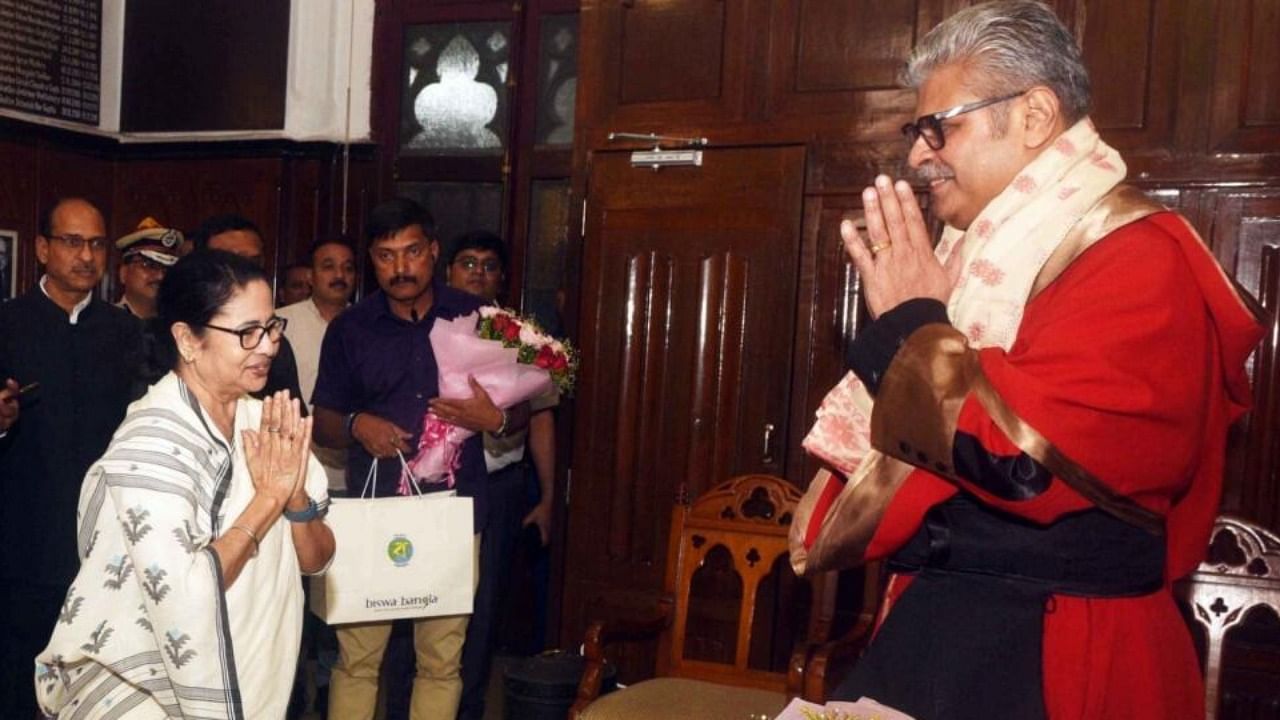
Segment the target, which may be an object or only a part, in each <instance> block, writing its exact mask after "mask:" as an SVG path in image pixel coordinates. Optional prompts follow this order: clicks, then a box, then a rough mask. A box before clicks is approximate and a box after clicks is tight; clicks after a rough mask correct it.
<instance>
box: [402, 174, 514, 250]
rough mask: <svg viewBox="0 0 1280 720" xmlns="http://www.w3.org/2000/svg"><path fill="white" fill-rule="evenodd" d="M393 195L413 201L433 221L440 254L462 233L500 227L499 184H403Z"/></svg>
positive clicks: (493, 229) (500, 188)
mask: <svg viewBox="0 0 1280 720" xmlns="http://www.w3.org/2000/svg"><path fill="white" fill-rule="evenodd" d="M396 194H398V195H400V196H401V197H407V198H413V199H414V200H416V201H417V202H418V203H420V204H421V205H422V206H423V207H425V208H426V209H427V210H429V211H431V217H432V218H434V219H435V221H436V239H437V240H439V241H440V249H441V251H442V252H441V254H442V255H443V251H444V250H445V249H446V248H448V247H449V246H450V243H451V242H453V239H454V238H456V237H457V236H459V235H461V234H462V233H464V232H470V231H472V230H488V231H490V232H493V233H498V232H500V228H501V227H502V185H501V184H499V183H461V182H402V183H396Z"/></svg>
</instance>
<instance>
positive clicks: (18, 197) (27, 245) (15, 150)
mask: <svg viewBox="0 0 1280 720" xmlns="http://www.w3.org/2000/svg"><path fill="white" fill-rule="evenodd" d="M37 154H38V153H37V150H36V147H35V143H34V142H30V140H29V139H27V138H22V137H16V136H15V135H14V134H12V133H9V132H6V133H5V134H4V136H3V137H0V167H3V168H4V173H2V174H0V227H2V228H4V229H6V230H15V231H17V233H18V247H17V256H18V257H17V261H16V262H15V261H14V260H15V259H14V258H13V257H10V258H9V262H10V263H12V267H11V268H10V269H9V272H11V273H17V275H16V277H17V281H18V288H17V291H18V293H22V292H23V291H25V290H26V289H27V288H28V287H30V285H31V283H32V282H34V281H35V275H36V261H35V249H34V247H33V239H34V237H35V233H36V229H37V228H36V223H37V219H36V217H37V215H38V213H39V212H40V211H39V209H38V205H39V200H38V199H37V197H36V196H37V193H36V183H34V182H32V179H33V178H35V177H36V162H37V160H36V158H37ZM5 291H6V292H7V291H8V288H5Z"/></svg>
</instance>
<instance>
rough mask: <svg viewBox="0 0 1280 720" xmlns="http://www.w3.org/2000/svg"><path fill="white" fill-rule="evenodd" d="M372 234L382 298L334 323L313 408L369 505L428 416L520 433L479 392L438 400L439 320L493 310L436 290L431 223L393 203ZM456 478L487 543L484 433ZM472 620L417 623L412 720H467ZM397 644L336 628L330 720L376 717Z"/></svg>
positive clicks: (389, 487)
mask: <svg viewBox="0 0 1280 720" xmlns="http://www.w3.org/2000/svg"><path fill="white" fill-rule="evenodd" d="M366 231H367V236H368V240H369V256H370V259H371V261H372V263H373V268H374V271H375V274H376V275H377V278H378V286H379V290H378V291H376V292H374V293H373V294H372V295H370V296H368V297H366V298H365V299H364V300H361V301H360V302H359V303H357V304H356V305H354V306H352V307H351V308H350V309H348V310H347V311H346V312H344V313H342V314H341V315H339V316H338V317H337V318H335V319H334V321H333V322H332V323H330V325H329V329H328V330H327V331H326V333H325V337H324V343H323V344H322V346H321V350H320V371H319V375H318V377H317V378H316V387H315V391H314V394H313V395H312V401H313V402H314V403H315V435H316V440H317V441H318V442H319V443H320V444H322V445H325V446H327V447H347V448H349V450H348V455H347V487H348V490H349V491H350V492H351V495H352V497H359V494H360V490H361V487H362V486H363V484H364V480H365V477H366V476H367V475H368V472H369V467H370V465H371V464H372V463H373V462H374V458H377V459H378V461H379V462H378V467H377V471H376V480H375V482H376V484H377V494H378V495H379V496H383V497H385V496H388V495H393V494H395V491H396V487H397V485H398V483H399V476H400V462H399V460H398V459H396V454H397V453H404V454H405V456H406V457H409V456H411V455H412V453H413V449H414V448H416V447H417V433H418V432H419V431H420V430H421V426H422V416H423V414H424V413H426V411H427V408H428V405H430V407H431V409H432V410H434V411H435V412H436V414H437V415H439V416H440V417H441V419H443V420H445V421H446V422H450V423H453V424H454V425H458V426H461V427H465V428H468V429H471V430H475V431H477V433H478V432H480V431H484V432H499V433H501V432H504V431H507V430H508V429H514V428H513V427H510V426H511V425H513V423H509V422H508V414H507V412H506V411H504V410H502V409H501V408H498V407H497V406H495V405H494V404H493V402H492V401H491V400H490V399H489V396H488V395H487V394H486V393H485V392H484V390H483V388H481V387H480V386H479V385H477V384H475V383H474V382H473V383H472V390H473V392H474V393H475V394H474V395H473V396H472V397H470V398H466V399H460V400H443V399H440V398H437V397H436V395H437V394H438V392H439V384H438V377H437V366H436V359H435V355H434V354H433V352H432V348H431V343H430V339H429V333H430V332H431V326H432V325H433V324H434V323H435V321H436V319H437V318H440V319H445V320H448V319H452V318H455V317H458V316H460V315H466V314H468V313H471V312H474V311H475V310H476V309H477V308H479V306H480V305H481V304H482V302H483V301H481V300H480V299H479V298H476V297H474V296H472V295H469V294H467V293H465V292H462V291H459V290H454V289H452V288H449V287H447V286H445V285H444V284H443V283H435V282H433V270H434V267H435V262H436V257H437V256H438V255H439V252H440V248H439V245H438V244H437V242H436V240H435V238H434V224H433V222H432V220H431V216H430V214H429V213H427V211H426V210H424V209H423V208H422V207H420V206H419V205H418V204H417V203H414V202H413V201H411V200H405V199H396V200H391V201H388V202H386V203H383V204H381V205H379V206H378V207H376V208H374V210H373V212H372V213H371V214H370V219H369V223H368V227H367V228H366ZM512 419H513V420H514V415H513V418H512ZM455 478H456V488H457V490H458V494H459V495H462V496H466V497H471V498H472V499H473V503H474V511H475V519H474V523H475V532H476V533H477V534H479V533H480V532H481V531H483V530H484V527H483V519H484V517H485V512H486V502H485V485H486V483H487V481H488V476H487V474H486V472H485V465H484V450H483V446H482V444H481V436H480V435H479V434H476V435H473V436H472V437H471V438H469V439H467V440H466V442H464V443H463V446H462V452H461V467H459V468H458V470H457V471H456V473H455ZM476 546H477V547H478V546H479V538H477V539H476ZM457 552H470V553H474V549H473V548H472V547H466V548H458V549H457ZM469 618H470V616H468V615H462V616H451V617H442V618H426V619H422V620H417V621H415V622H414V633H413V634H414V648H415V654H416V656H417V673H416V677H415V679H414V682H413V699H412V701H411V705H410V718H411V719H412V720H427V719H428V718H452V717H453V716H454V715H455V714H456V713H457V708H458V699H459V697H460V695H461V692H462V683H461V679H460V677H459V674H458V670H459V664H460V661H461V657H462V644H463V638H464V637H465V635H466V629H467V622H468V620H469ZM390 635H391V623H390V622H386V623H367V624H359V625H343V626H341V627H339V628H338V645H339V661H338V665H337V666H336V667H335V668H334V670H333V680H332V683H331V691H330V701H329V702H330V716H331V717H341V718H351V719H353V720H362V719H365V720H367V719H369V718H372V717H373V713H374V706H375V705H376V702H377V694H378V671H379V668H380V666H381V664H382V657H383V654H384V652H385V651H386V648H387V641H388V639H389V637H390Z"/></svg>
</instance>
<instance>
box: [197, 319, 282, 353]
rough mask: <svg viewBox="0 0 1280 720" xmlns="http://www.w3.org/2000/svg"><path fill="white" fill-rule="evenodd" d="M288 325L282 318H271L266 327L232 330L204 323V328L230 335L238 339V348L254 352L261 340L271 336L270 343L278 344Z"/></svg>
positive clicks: (252, 326) (255, 326) (253, 326)
mask: <svg viewBox="0 0 1280 720" xmlns="http://www.w3.org/2000/svg"><path fill="white" fill-rule="evenodd" d="M288 325H289V321H288V320H286V319H284V318H282V317H273V318H271V319H270V320H268V321H267V324H266V325H250V326H249V327H246V328H240V329H239V330H234V329H232V328H226V327H221V326H219V325H210V324H209V323H205V324H204V326H205V327H207V328H209V329H210V330H220V331H222V332H224V333H230V334H231V335H235V336H237V337H239V338H240V347H242V348H244V349H245V350H255V349H257V347H258V346H259V345H261V344H262V338H264V337H267V336H268V335H270V336H271V342H280V337H281V336H282V335H284V329H285V327H286V326H288Z"/></svg>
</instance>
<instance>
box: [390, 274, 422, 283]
mask: <svg viewBox="0 0 1280 720" xmlns="http://www.w3.org/2000/svg"><path fill="white" fill-rule="evenodd" d="M391 284H392V285H401V284H409V285H417V284H418V278H416V277H414V276H412V275H396V276H395V277H393V278H391Z"/></svg>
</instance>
